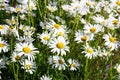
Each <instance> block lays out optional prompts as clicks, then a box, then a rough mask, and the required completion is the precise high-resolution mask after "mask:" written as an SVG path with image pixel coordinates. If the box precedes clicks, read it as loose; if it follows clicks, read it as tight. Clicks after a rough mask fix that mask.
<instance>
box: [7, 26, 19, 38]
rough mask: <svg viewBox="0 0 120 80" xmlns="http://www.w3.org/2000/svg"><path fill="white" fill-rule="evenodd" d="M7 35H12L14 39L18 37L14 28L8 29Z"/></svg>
mask: <svg viewBox="0 0 120 80" xmlns="http://www.w3.org/2000/svg"><path fill="white" fill-rule="evenodd" d="M8 33H9V35H14V36H15V37H19V33H18V29H17V27H16V26H10V27H9V29H8Z"/></svg>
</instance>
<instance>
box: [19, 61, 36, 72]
mask: <svg viewBox="0 0 120 80" xmlns="http://www.w3.org/2000/svg"><path fill="white" fill-rule="evenodd" d="M21 65H22V68H23V69H25V71H26V72H29V73H30V74H33V72H34V71H35V69H36V64H35V62H33V61H30V60H27V59H25V61H24V62H23V63H21Z"/></svg>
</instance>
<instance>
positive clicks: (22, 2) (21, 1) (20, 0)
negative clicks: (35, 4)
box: [17, 0, 28, 5]
mask: <svg viewBox="0 0 120 80" xmlns="http://www.w3.org/2000/svg"><path fill="white" fill-rule="evenodd" d="M17 1H18V3H20V4H23V5H26V4H27V3H28V0H17Z"/></svg>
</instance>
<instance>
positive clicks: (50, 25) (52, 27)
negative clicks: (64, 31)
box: [46, 20, 64, 32]
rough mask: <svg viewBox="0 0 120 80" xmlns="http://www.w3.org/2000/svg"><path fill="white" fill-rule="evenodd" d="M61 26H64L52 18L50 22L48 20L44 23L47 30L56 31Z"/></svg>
mask: <svg viewBox="0 0 120 80" xmlns="http://www.w3.org/2000/svg"><path fill="white" fill-rule="evenodd" d="M62 27H64V26H63V25H60V24H58V23H56V22H55V21H53V20H50V22H48V23H47V24H46V29H48V30H50V31H52V32H54V31H57V30H59V29H61V28H62Z"/></svg>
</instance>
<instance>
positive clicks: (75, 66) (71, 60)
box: [68, 59, 80, 71]
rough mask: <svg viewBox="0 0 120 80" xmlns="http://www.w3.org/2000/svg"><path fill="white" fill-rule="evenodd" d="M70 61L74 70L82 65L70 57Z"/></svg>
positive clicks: (71, 68)
mask: <svg viewBox="0 0 120 80" xmlns="http://www.w3.org/2000/svg"><path fill="white" fill-rule="evenodd" d="M68 63H69V66H70V70H72V71H74V70H77V68H79V66H80V64H79V63H78V62H77V61H76V60H74V59H68Z"/></svg>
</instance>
